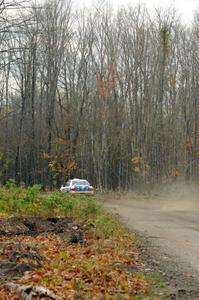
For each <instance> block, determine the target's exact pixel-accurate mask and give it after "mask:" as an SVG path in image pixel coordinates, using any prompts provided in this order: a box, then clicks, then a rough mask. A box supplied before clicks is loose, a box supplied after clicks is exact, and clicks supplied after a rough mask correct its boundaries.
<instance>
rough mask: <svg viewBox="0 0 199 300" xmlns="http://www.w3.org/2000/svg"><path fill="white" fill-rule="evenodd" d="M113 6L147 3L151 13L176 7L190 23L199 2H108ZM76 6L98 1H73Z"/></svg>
mask: <svg viewBox="0 0 199 300" xmlns="http://www.w3.org/2000/svg"><path fill="white" fill-rule="evenodd" d="M107 1H108V2H109V3H111V4H113V5H114V7H116V6H120V5H125V6H126V5H128V4H132V5H136V4H138V3H145V4H146V6H147V7H148V9H149V10H150V11H153V9H154V8H158V7H174V8H176V9H177V10H178V12H179V13H180V15H181V17H182V21H183V22H185V23H190V22H191V21H192V17H193V11H194V10H196V8H199V0H107ZM72 2H73V3H74V4H76V5H78V6H84V5H86V6H89V5H92V4H94V3H96V2H97V1H96V0H73V1H72Z"/></svg>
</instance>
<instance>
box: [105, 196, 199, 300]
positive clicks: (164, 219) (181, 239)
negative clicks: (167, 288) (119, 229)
mask: <svg viewBox="0 0 199 300" xmlns="http://www.w3.org/2000/svg"><path fill="white" fill-rule="evenodd" d="M198 200H199V199H198ZM104 205H105V207H106V208H108V209H109V210H112V211H113V212H114V213H117V214H119V216H120V217H121V218H122V220H123V222H124V223H125V224H126V225H127V226H128V227H129V228H130V229H132V230H134V231H137V232H138V233H139V234H140V235H141V236H143V237H146V239H147V241H148V249H147V250H146V251H147V252H149V253H150V254H149V256H150V260H151V261H153V262H154V263H155V264H156V266H157V267H158V268H159V269H160V270H161V271H162V273H163V274H164V273H165V275H166V279H167V280H168V281H169V283H168V285H172V286H173V287H176V288H177V289H178V290H183V291H184V293H185V294H187V296H186V297H188V293H189V292H191V293H192V292H193V293H195V297H194V295H193V294H192V295H191V296H190V297H188V298H186V297H185V296H183V297H180V298H178V297H177V298H173V299H199V285H198V282H199V207H198V206H197V205H194V206H193V205H190V206H187V205H185V204H184V205H180V206H179V205H176V204H175V205H174V203H173V205H172V203H171V202H170V203H168V202H166V201H160V199H156V200H151V199H150V200H149V199H147V200H144V199H141V200H139V201H138V200H133V199H129V200H125V199H118V200H109V201H104Z"/></svg>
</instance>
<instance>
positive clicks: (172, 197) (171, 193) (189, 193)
mask: <svg viewBox="0 0 199 300" xmlns="http://www.w3.org/2000/svg"><path fill="white" fill-rule="evenodd" d="M158 198H159V199H158ZM157 200H159V201H161V208H162V209H163V210H179V211H188V210H195V211H197V210H198V211H199V185H198V186H196V185H194V184H188V183H185V182H176V183H172V184H170V185H167V186H165V187H163V188H162V189H161V190H160V191H159V192H158V196H157Z"/></svg>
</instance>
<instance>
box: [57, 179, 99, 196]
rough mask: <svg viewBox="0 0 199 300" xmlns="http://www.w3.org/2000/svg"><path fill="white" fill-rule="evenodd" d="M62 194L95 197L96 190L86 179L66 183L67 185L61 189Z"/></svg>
mask: <svg viewBox="0 0 199 300" xmlns="http://www.w3.org/2000/svg"><path fill="white" fill-rule="evenodd" d="M60 191H61V192H64V193H70V194H85V195H93V194H94V188H93V187H92V186H91V185H90V183H89V182H88V181H87V180H85V179H78V178H75V179H71V180H68V181H67V182H66V185H64V186H63V185H62V186H61V188H60Z"/></svg>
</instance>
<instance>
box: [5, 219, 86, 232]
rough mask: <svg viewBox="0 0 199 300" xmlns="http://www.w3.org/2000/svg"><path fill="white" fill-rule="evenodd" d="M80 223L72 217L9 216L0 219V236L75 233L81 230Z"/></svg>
mask: <svg viewBox="0 0 199 300" xmlns="http://www.w3.org/2000/svg"><path fill="white" fill-rule="evenodd" d="M82 227H84V226H83V225H82V224H77V223H75V222H74V220H73V219H72V218H68V217H67V218H59V217H54V218H41V217H10V218H8V219H1V220H0V236H16V235H30V236H36V235H40V234H45V233H56V234H59V233H65V234H67V233H69V234H71V233H73V232H75V233H77V232H79V234H80V233H81V232H82V230H83V229H82Z"/></svg>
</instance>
